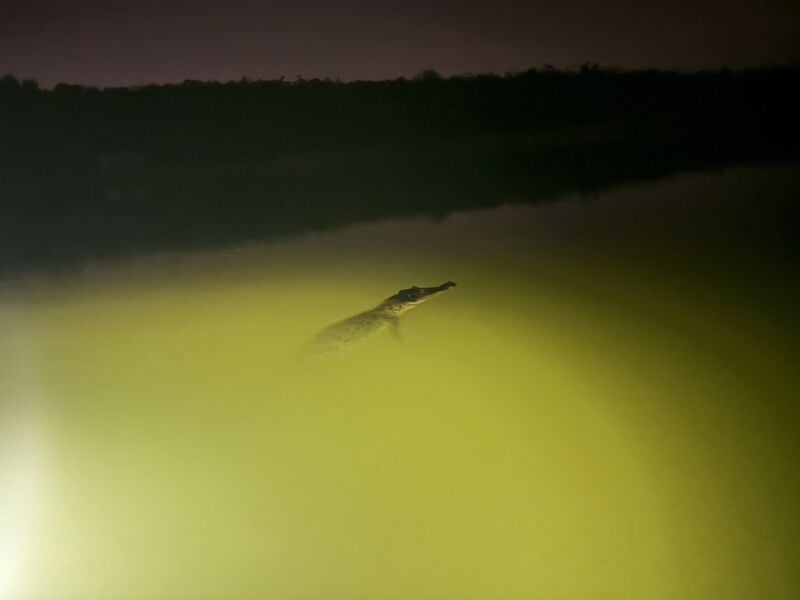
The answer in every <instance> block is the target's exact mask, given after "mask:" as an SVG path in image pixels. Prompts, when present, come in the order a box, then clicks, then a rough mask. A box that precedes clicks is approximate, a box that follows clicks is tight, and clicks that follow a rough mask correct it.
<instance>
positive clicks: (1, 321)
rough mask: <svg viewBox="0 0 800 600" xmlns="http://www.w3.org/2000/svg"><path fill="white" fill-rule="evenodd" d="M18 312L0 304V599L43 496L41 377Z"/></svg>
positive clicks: (18, 574) (12, 591)
mask: <svg viewBox="0 0 800 600" xmlns="http://www.w3.org/2000/svg"><path fill="white" fill-rule="evenodd" d="M20 320H21V319H20V314H18V313H16V311H9V310H4V307H2V306H0V333H2V340H0V362H2V364H0V374H2V381H0V599H3V600H5V599H6V598H17V597H19V596H18V595H17V592H18V590H17V585H18V584H19V583H20V581H21V580H22V577H23V575H24V572H25V567H26V561H27V560H28V559H29V558H30V553H31V550H32V546H33V542H34V538H35V534H36V530H37V524H38V521H39V520H40V519H41V516H42V515H41V509H42V505H43V500H44V483H45V481H44V475H45V473H44V470H45V458H44V446H45V440H44V432H43V423H42V422H41V420H40V419H39V410H40V398H39V397H38V389H39V387H40V385H41V382H40V381H39V380H38V376H39V373H38V372H37V371H36V368H35V367H36V365H35V361H34V357H33V355H32V353H31V345H30V340H26V339H24V337H23V336H22V335H21V334H22V331H23V329H21V327H20Z"/></svg>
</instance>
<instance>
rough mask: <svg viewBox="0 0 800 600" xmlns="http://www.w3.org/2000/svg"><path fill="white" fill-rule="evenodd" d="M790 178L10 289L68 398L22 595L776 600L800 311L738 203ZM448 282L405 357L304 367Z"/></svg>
mask: <svg viewBox="0 0 800 600" xmlns="http://www.w3.org/2000/svg"><path fill="white" fill-rule="evenodd" d="M765 181H771V182H772V183H771V184H768V183H765ZM796 187H797V178H796V177H795V176H789V175H787V174H786V172H785V171H777V172H775V173H772V174H770V178H764V177H763V173H762V172H761V171H754V172H745V173H740V174H730V175H728V176H725V177H720V176H719V175H716V174H715V175H710V176H704V177H686V178H683V179H680V180H677V181H675V182H670V183H660V184H655V185H652V186H639V187H635V188H630V189H625V190H620V191H618V192H616V193H614V194H611V195H610V196H609V197H608V198H604V199H600V200H598V201H595V202H591V203H581V202H579V201H569V202H565V203H563V204H557V205H553V206H550V207H543V208H538V209H536V208H529V207H515V206H510V207H505V208H501V209H497V210H494V211H485V212H481V213H472V214H462V215H453V216H451V217H448V218H447V219H445V220H444V221H440V222H433V221H428V220H424V219H418V220H408V221H401V222H391V223H381V224H375V225H366V226H359V227H353V228H351V229H348V230H345V231H341V232H338V233H333V234H329V235H309V236H308V237H304V238H297V239H292V240H286V241H284V242H282V243H277V244H273V245H271V246H268V247H263V248H259V247H253V248H249V249H238V250H232V251H227V252H218V253H214V252H209V253H206V254H196V255H169V256H167V255H165V256H160V257H153V258H149V259H142V260H138V261H130V262H126V263H110V264H100V265H95V266H94V267H92V268H89V269H87V270H86V271H85V272H83V273H81V274H78V275H75V274H71V275H69V276H67V277H65V278H63V279H61V280H54V281H50V280H44V281H39V282H33V284H31V285H26V284H24V283H20V284H19V285H18V286H16V287H15V288H14V289H13V290H9V291H8V293H9V294H11V295H12V296H16V297H18V298H25V299H26V300H27V302H28V305H29V307H30V308H29V318H30V319H31V326H32V327H34V329H35V331H37V332H38V336H39V340H40V342H41V375H40V376H41V377H42V378H44V377H46V378H47V384H48V394H49V393H50V390H51V388H52V390H53V393H55V391H57V393H58V398H59V403H58V404H57V405H56V404H51V405H48V406H47V413H46V416H47V418H48V423H50V424H51V427H52V429H53V430H54V431H53V437H52V440H53V442H52V443H54V444H56V445H57V448H54V449H53V451H52V452H51V453H48V471H52V472H53V473H55V474H57V477H56V478H55V479H54V486H53V487H54V489H53V491H52V494H54V495H53V496H50V494H51V491H50V486H49V485H48V494H49V497H52V498H57V503H56V502H55V501H53V503H52V504H51V509H52V511H53V513H54V514H53V517H54V518H52V519H49V520H48V521H47V525H46V531H43V532H42V533H43V535H42V536H41V537H42V540H43V542H42V545H41V548H40V549H38V550H37V552H36V553H35V554H36V556H35V557H33V558H35V561H36V568H37V570H39V572H42V573H47V574H48V577H47V578H34V577H28V578H26V579H25V581H24V582H23V584H24V585H22V586H21V589H23V590H24V591H25V593H26V594H27V595H24V594H23V595H22V596H21V598H23V599H24V600H29V599H39V598H41V599H43V600H44V599H49V598H53V597H68V598H69V597H72V598H81V600H95V599H97V600H100V599H105V598H114V599H115V600H117V599H120V598H123V599H124V598H131V599H132V598H142V597H146V598H153V599H160V598H164V599H167V598H178V597H184V598H186V597H197V598H221V597H265V598H297V599H306V598H308V599H310V598H323V597H324V598H331V599H336V598H342V599H344V598H390V597H397V598H442V599H444V598H452V599H456V598H458V599H459V600H460V599H470V598H474V599H476V600H477V599H479V598H480V599H481V600H484V599H498V600H499V599H501V598H502V599H513V598H518V599H523V598H531V597H542V598H607V599H609V600H611V599H619V598H648V599H654V600H656V599H662V598H663V599H667V598H683V597H724V598H729V599H732V600H735V599H738V598H753V597H765V598H789V597H792V596H793V594H794V592H796V591H797V590H796V587H795V579H794V577H795V573H794V568H793V567H794V565H792V564H790V562H791V561H789V560H788V559H786V557H788V556H794V555H797V552H798V550H800V548H799V547H798V545H799V544H800V541H798V540H799V539H800V538H798V536H794V535H791V532H793V531H797V527H798V517H797V511H796V507H797V505H798V504H799V503H800V484H799V482H798V477H797V472H796V456H797V441H796V431H797V425H798V423H799V422H800V419H798V409H797V408H796V406H795V405H796V390H797V389H798V384H799V383H800V380H799V379H798V374H797V372H796V369H795V368H794V361H793V360H791V357H793V356H795V355H796V352H795V351H796V350H797V346H798V340H797V339H796V337H795V336H794V333H793V329H792V326H793V323H796V320H795V321H792V319H796V316H793V315H794V314H795V313H796V306H797V302H798V300H799V299H800V298H798V295H799V294H798V290H797V289H796V287H793V285H794V284H792V283H791V281H794V280H791V279H789V278H786V277H785V276H786V274H787V272H786V271H780V269H782V268H786V269H790V268H792V267H791V265H790V264H789V263H783V264H781V263H780V262H779V261H771V260H770V261H767V260H766V258H765V256H766V255H765V256H761V255H757V254H754V253H753V251H752V249H753V248H758V249H759V251H760V252H765V253H767V254H768V253H769V252H770V250H769V248H768V247H767V245H766V241H765V240H766V239H767V238H769V239H772V237H771V235H768V236H766V237H764V239H761V238H759V240H758V242H759V243H755V242H756V240H754V239H753V238H751V237H747V236H748V235H762V234H763V233H764V232H765V231H767V226H766V225H765V223H766V221H764V222H762V223H761V224H760V225H759V227H760V228H759V230H758V232H755V233H753V231H752V230H751V229H748V228H749V227H750V225H749V223H750V221H749V216H750V215H749V213H748V212H747V211H746V210H744V209H743V207H744V206H746V205H747V203H748V202H750V201H752V200H753V199H754V198H755V199H757V200H758V206H759V210H760V211H764V210H766V209H765V206H767V205H768V203H769V202H772V201H773V200H775V198H783V197H785V195H787V194H789V195H791V194H792V193H793V191H792V190H794V189H796ZM736 194H739V196H736ZM737 198H738V200H737ZM742 199H744V200H745V202H741V200H742ZM740 210H741V213H739V212H737V211H740ZM720 214H724V215H725V217H726V219H727V221H726V224H725V227H724V228H716V229H715V225H714V224H715V223H717V222H718V221H719V219H718V216H719V215H720ZM737 214H740V216H741V217H742V222H743V223H745V229H743V230H742V231H739V230H737V229H736V226H735V225H734V224H732V222H733V220H734V218H735V217H736V215H737ZM759 214H761V215H762V216H763V215H764V213H763V212H760V213H759ZM687 222H691V223H692V224H693V226H694V227H695V228H690V227H686V226H685V225H686V223H687ZM630 223H635V224H636V227H631V226H630V225H629V224H630ZM676 232H680V235H678V234H677V233H676ZM748 232H749V233H748ZM761 242H764V243H761ZM739 248H743V249H744V251H743V252H742V253H741V254H737V251H738V250H737V249H739ZM748 261H750V262H748ZM765 265H770V266H769V267H768V268H767V267H765ZM770 268H774V269H776V271H775V272H774V273H770V272H769V269H770ZM450 279H452V280H453V281H457V282H458V284H459V285H458V287H457V288H455V289H454V290H452V291H450V292H448V293H447V294H443V295H442V297H441V298H435V299H433V300H431V301H430V302H429V303H427V304H425V305H424V306H422V307H420V308H418V309H416V310H414V311H411V312H410V313H409V314H408V315H406V316H405V317H404V318H403V320H402V322H401V330H402V338H403V339H402V343H400V344H398V343H397V342H396V341H395V340H394V339H392V337H391V336H389V335H385V336H376V337H375V338H374V339H371V340H369V341H368V342H367V343H365V345H364V346H363V347H362V348H361V349H359V350H358V351H355V352H353V353H352V355H351V356H350V357H348V358H347V359H346V360H343V361H341V362H339V363H337V364H335V365H318V366H314V367H308V366H306V365H304V364H302V363H298V362H296V361H295V360H294V356H295V353H296V351H297V350H299V349H301V348H302V347H303V345H304V344H305V343H306V342H307V341H308V340H310V339H311V338H312V337H313V335H314V334H315V333H316V332H317V331H318V330H319V329H321V328H322V327H324V326H326V325H328V324H330V323H332V322H335V321H337V320H339V319H342V318H344V317H347V316H349V315H351V314H353V313H355V312H358V311H360V310H364V309H367V308H370V307H371V306H373V305H375V304H377V303H378V302H380V301H381V300H383V299H384V298H385V297H387V296H388V295H390V294H392V293H394V292H395V291H397V290H398V289H400V288H403V287H408V286H410V285H426V284H436V283H441V282H442V281H447V280H450ZM361 350H363V351H361ZM29 452H30V447H29V446H28V450H24V451H23V449H21V447H20V449H17V450H15V451H14V452H13V453H9V454H8V456H9V457H10V460H11V462H12V463H13V464H15V465H20V466H19V469H20V471H21V472H22V473H23V476H22V479H21V481H22V483H21V484H18V486H17V487H18V489H20V490H24V494H25V495H26V497H29V496H30V495H32V494H34V491H33V490H35V488H36V485H37V484H35V482H34V481H33V480H32V479H30V477H31V473H35V472H36V470H37V468H36V467H35V465H33V464H32V463H31V462H30V461H31V460H33V459H32V458H30V457H33V456H35V454H29ZM26 456H27V457H29V458H25V457H26ZM49 504H50V503H49ZM13 510H16V511H17V513H16V514H18V515H23V516H22V517H21V518H16V517H15V518H14V519H13V520H11V521H9V522H13V523H18V524H24V523H25V522H26V519H30V517H29V516H25V515H29V514H30V513H29V511H31V510H33V509H30V508H29V507H28V505H26V507H24V508H15V509H13ZM20 511H21V512H20ZM26 527H27V526H26ZM14 529H15V532H14V533H13V534H12V536H17V538H18V539H21V537H23V536H24V534H23V533H16V531H17V529H19V528H18V526H17V525H15V526H14ZM19 531H22V529H19ZM8 547H9V546H4V550H6V548H8ZM15 547H16V544H15ZM6 564H10V563H6ZM753 573H758V574H759V575H758V576H757V577H756V576H754V575H753Z"/></svg>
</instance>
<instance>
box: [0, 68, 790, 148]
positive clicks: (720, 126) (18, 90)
mask: <svg viewBox="0 0 800 600" xmlns="http://www.w3.org/2000/svg"><path fill="white" fill-rule="evenodd" d="M798 73H800V69H798V68H794V67H782V68H771V69H757V70H748V71H738V72H731V71H727V70H722V71H718V72H701V73H688V74H683V73H677V72H667V71H631V72H626V71H614V70H608V69H601V68H599V67H598V66H597V65H593V64H586V65H583V66H582V67H580V68H579V69H578V70H576V71H557V70H555V69H553V68H548V67H545V68H542V69H530V70H527V71H524V72H521V73H516V74H509V75H504V76H500V75H493V74H488V75H475V76H457V77H450V78H444V77H442V76H441V75H439V74H438V73H436V71H433V70H425V71H422V72H421V73H420V74H419V75H418V76H416V77H414V78H413V79H411V80H405V79H398V80H392V81H359V82H351V83H341V82H337V81H330V80H320V79H313V80H302V79H300V80H297V81H291V82H290V81H286V80H284V79H283V78H281V79H280V80H272V81H250V80H248V79H246V78H242V79H241V80H239V81H233V82H227V83H219V82H201V81H191V80H187V81H185V82H183V83H182V84H178V85H146V86H141V87H131V88H105V89H102V90H99V89H97V88H92V87H83V86H78V85H68V84H59V85H57V86H56V87H55V88H54V89H53V90H41V89H39V88H38V86H37V85H36V83H35V82H32V81H29V80H26V81H22V82H20V81H18V80H17V79H16V78H14V77H13V76H6V77H4V78H3V79H2V80H0V128H2V133H3V135H2V136H0V158H3V159H6V160H12V159H13V160H17V161H18V162H19V161H23V162H24V161H28V160H30V159H32V158H35V157H40V158H41V157H43V156H48V157H49V158H50V159H52V160H60V159H63V160H64V161H81V160H83V161H85V160H88V161H94V160H96V159H97V158H98V157H100V156H103V155H104V154H106V153H109V152H138V153H140V154H142V155H145V156H150V157H152V158H153V159H156V160H160V161H177V162H185V161H187V160H189V161H205V160H213V161H228V160H230V161H236V160H240V159H250V158H254V157H258V156H275V155H281V154H285V153H291V152H307V151H342V150H370V149H379V148H380V149H389V150H391V149H393V148H398V147H410V146H412V147H413V146H414V145H417V144H420V143H422V142H427V141H430V140H448V141H454V142H458V141H468V142H470V143H472V142H475V141H477V140H491V141H492V142H496V141H498V140H510V139H516V140H531V139H535V138H537V137H540V136H541V135H542V134H547V136H550V139H553V132H557V131H561V132H563V135H562V141H564V142H565V143H569V142H573V141H575V140H576V139H578V138H581V139H585V138H587V136H588V137H592V136H593V137H594V139H596V141H601V138H602V137H603V136H606V137H613V138H616V137H618V136H620V135H624V136H638V137H651V138H653V139H658V138H659V137H661V136H665V135H668V136H672V137H674V136H684V137H686V138H696V137H697V136H698V135H700V136H704V137H707V138H708V137H709V136H712V137H713V136H717V137H719V139H720V140H721V141H722V140H723V138H725V139H727V140H728V141H729V139H730V138H737V139H745V138H747V139H750V138H753V137H755V138H759V140H760V141H761V142H762V143H763V142H765V141H772V142H774V143H775V144H784V143H788V142H789V141H790V140H789V138H793V134H794V133H796V132H797V131H798V111H797V109H796V107H797V106H798V105H800V93H798V91H797V90H798V89H800V85H797V84H798V82H800V77H798ZM725 143H727V141H726V142H725Z"/></svg>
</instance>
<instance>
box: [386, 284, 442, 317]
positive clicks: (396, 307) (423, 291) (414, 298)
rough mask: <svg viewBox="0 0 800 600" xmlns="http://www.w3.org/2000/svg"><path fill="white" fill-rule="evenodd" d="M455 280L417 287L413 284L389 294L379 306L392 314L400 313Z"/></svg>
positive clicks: (438, 291)
mask: <svg viewBox="0 0 800 600" xmlns="http://www.w3.org/2000/svg"><path fill="white" fill-rule="evenodd" d="M455 285H456V284H455V282H453V281H447V282H445V283H443V284H442V285H437V286H434V287H417V286H413V287H410V288H408V289H405V290H400V291H399V292H397V293H396V294H395V295H394V296H390V297H389V298H387V299H386V300H384V302H383V304H382V305H381V308H382V309H383V310H385V311H387V312H389V313H391V314H392V315H395V316H397V315H401V314H403V313H404V312H406V311H407V310H410V309H412V308H414V307H415V306H419V305H420V304H422V303H423V302H427V301H428V300H430V299H431V298H433V297H434V296H436V295H438V294H441V293H442V292H444V291H446V290H449V289H450V288H451V287H455Z"/></svg>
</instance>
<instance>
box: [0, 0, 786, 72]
mask: <svg viewBox="0 0 800 600" xmlns="http://www.w3.org/2000/svg"><path fill="white" fill-rule="evenodd" d="M798 40H800V2H797V1H796V0H762V1H756V0H753V1H742V0H733V1H729V2H726V1H722V0H711V1H706V2H702V1H698V0H622V1H616V2H613V1H605V0H571V1H561V2H557V1H555V0H550V1H548V2H535V1H528V2H523V1H520V0H494V1H493V2H488V1H473V0H465V1H460V2H456V1H451V0H441V1H437V0H428V1H417V0H395V1H391V2H390V1H387V0H369V1H367V0H363V1H359V0H300V1H295V2H290V1H287V2H278V1H269V0H262V1H261V2H258V1H255V0H217V1H211V0H160V1H153V0H139V1H122V0H0V74H2V73H13V74H15V75H17V76H18V77H24V78H33V79H37V80H38V81H39V82H40V84H41V85H43V86H46V87H49V86H52V85H54V84H55V83H58V82H62V81H63V82H69V83H82V84H92V85H99V86H113V85H125V84H142V83H148V82H175V81H183V80H184V79H202V80H209V79H217V80H230V79H239V78H240V77H243V76H247V77H250V78H254V79H257V78H268V79H269V78H278V77H281V76H285V77H286V78H287V79H294V78H295V77H297V76H302V77H304V78H314V77H320V78H322V77H330V78H341V79H343V80H352V79H384V78H393V77H398V76H410V75H414V74H415V73H417V72H419V71H420V70H422V69H425V68H435V69H437V70H438V71H440V72H441V73H443V74H445V75H450V74H458V73H467V72H473V73H474V72H486V71H494V72H500V73H502V72H506V71H515V70H521V69H525V68H528V67H531V66H542V65H544V64H545V63H549V64H552V65H554V66H556V67H574V66H577V65H579V64H581V63H584V62H594V63H599V64H600V65H603V66H614V67H623V68H636V67H658V68H679V69H702V68H718V67H720V66H730V67H734V68H736V67H745V66H758V65H763V64H769V63H790V62H798V61H800V41H798Z"/></svg>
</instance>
